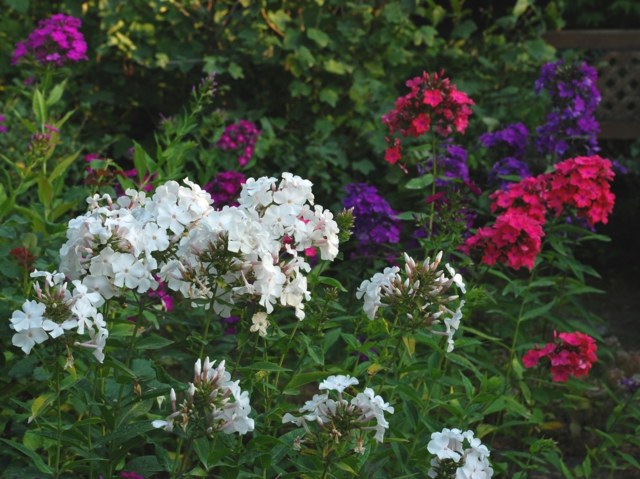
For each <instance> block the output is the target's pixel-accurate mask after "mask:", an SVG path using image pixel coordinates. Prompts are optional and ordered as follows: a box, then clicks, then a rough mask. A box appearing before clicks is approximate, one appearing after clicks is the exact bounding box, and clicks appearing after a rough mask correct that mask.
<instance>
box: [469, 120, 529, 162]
mask: <svg viewBox="0 0 640 479" xmlns="http://www.w3.org/2000/svg"><path fill="white" fill-rule="evenodd" d="M528 142H529V130H528V129H527V127H526V126H525V125H524V124H523V123H513V124H511V125H507V126H506V127H505V128H503V129H502V130H497V131H494V132H491V133H485V134H483V135H480V143H482V145H483V146H484V147H485V148H491V149H494V148H499V149H500V152H501V153H504V156H505V157H506V156H513V157H515V158H523V157H524V155H525V153H526V151H527V143H528Z"/></svg>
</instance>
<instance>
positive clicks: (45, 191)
mask: <svg viewBox="0 0 640 479" xmlns="http://www.w3.org/2000/svg"><path fill="white" fill-rule="evenodd" d="M38 198H40V203H42V205H43V206H44V207H45V208H47V209H48V208H51V206H52V205H51V203H53V188H52V186H51V183H50V182H49V180H48V179H47V177H46V176H44V175H43V174H41V175H39V176H38Z"/></svg>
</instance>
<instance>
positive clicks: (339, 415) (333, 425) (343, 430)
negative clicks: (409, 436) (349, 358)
mask: <svg viewBox="0 0 640 479" xmlns="http://www.w3.org/2000/svg"><path fill="white" fill-rule="evenodd" d="M356 384H358V380H357V379H356V378H353V377H351V376H342V375H338V376H329V377H328V378H327V379H325V380H324V381H323V382H321V383H320V385H319V389H320V390H327V391H336V392H337V399H334V398H332V397H331V396H330V394H329V393H325V394H315V395H314V396H313V398H312V399H311V400H309V401H307V402H305V404H304V406H302V407H301V408H300V409H299V410H298V412H299V413H301V414H302V415H301V416H294V415H293V414H291V413H286V414H285V415H284V416H283V417H282V422H283V423H290V422H291V423H294V424H296V425H297V426H301V427H303V428H304V429H305V431H306V432H307V433H308V434H311V433H312V430H311V428H312V427H313V425H317V426H318V427H319V429H320V432H321V433H326V434H327V436H328V438H329V440H330V441H332V442H340V441H342V440H349V439H350V437H352V433H358V434H359V437H358V438H356V442H357V444H358V445H357V446H356V448H355V450H356V452H358V453H363V452H364V449H363V447H362V443H363V440H362V437H361V433H362V432H363V431H369V430H375V436H374V438H375V440H376V441H378V442H382V441H383V439H384V433H385V431H386V429H388V427H389V423H388V421H387V420H386V419H385V417H384V413H385V412H387V413H389V414H393V412H394V408H393V406H390V405H389V403H386V402H384V400H383V399H382V397H380V396H377V395H375V393H374V392H373V389H371V388H366V389H365V390H364V392H361V393H358V394H357V395H356V396H354V397H352V398H351V401H347V400H346V399H345V398H344V397H343V393H344V391H345V390H346V389H347V388H348V387H350V386H354V385H356ZM374 420H375V426H371V425H369V424H370V423H371V422H372V421H374Z"/></svg>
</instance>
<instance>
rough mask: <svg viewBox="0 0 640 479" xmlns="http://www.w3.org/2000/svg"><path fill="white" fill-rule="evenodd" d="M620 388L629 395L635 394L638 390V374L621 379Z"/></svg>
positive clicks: (639, 376) (639, 382) (639, 385)
mask: <svg viewBox="0 0 640 479" xmlns="http://www.w3.org/2000/svg"><path fill="white" fill-rule="evenodd" d="M620 386H622V387H623V388H624V389H625V390H626V391H627V392H628V393H630V394H633V393H635V392H636V391H637V390H638V389H640V374H635V375H633V376H631V377H626V378H622V379H621V380H620Z"/></svg>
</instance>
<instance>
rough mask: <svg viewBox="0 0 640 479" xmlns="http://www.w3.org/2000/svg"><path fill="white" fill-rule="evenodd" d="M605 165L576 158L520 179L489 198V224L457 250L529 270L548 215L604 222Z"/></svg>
mask: <svg viewBox="0 0 640 479" xmlns="http://www.w3.org/2000/svg"><path fill="white" fill-rule="evenodd" d="M613 176H614V173H613V170H612V168H611V162H610V161H609V160H605V159H603V158H600V157H599V156H590V157H585V156H580V157H577V158H571V159H568V160H565V161H563V162H561V163H558V164H557V165H555V171H554V172H552V173H547V174H543V175H538V176H534V177H530V178H526V179H524V180H522V181H520V182H519V183H515V184H513V185H510V186H509V187H508V188H507V189H505V190H498V191H496V192H495V193H493V194H492V195H491V199H492V204H491V210H492V211H493V212H494V213H495V212H499V215H498V217H497V219H496V222H495V223H494V224H493V225H492V226H488V227H485V228H479V229H478V231H477V233H476V234H475V235H474V236H472V237H470V238H468V239H467V241H466V242H465V244H464V245H463V247H462V250H463V251H464V252H465V253H467V254H468V253H469V252H470V251H471V250H472V249H476V248H477V249H480V250H482V262H483V263H485V264H488V265H490V266H492V265H494V264H495V263H505V264H507V266H509V267H511V268H514V269H519V268H521V267H523V266H524V267H527V268H529V270H531V269H533V266H534V264H535V259H536V257H537V256H538V253H540V249H541V247H542V237H543V236H544V230H543V226H544V225H545V223H546V220H547V216H548V213H552V214H553V215H554V216H556V217H558V216H560V215H562V214H563V213H565V214H566V213H574V214H575V215H576V216H577V217H578V218H583V219H585V220H586V221H587V223H588V224H589V226H593V225H594V224H595V223H607V221H608V216H609V214H610V213H611V211H613V204H614V200H615V196H614V195H613V193H612V192H611V181H612V180H613Z"/></svg>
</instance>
